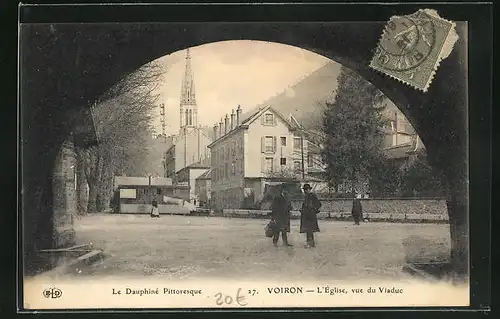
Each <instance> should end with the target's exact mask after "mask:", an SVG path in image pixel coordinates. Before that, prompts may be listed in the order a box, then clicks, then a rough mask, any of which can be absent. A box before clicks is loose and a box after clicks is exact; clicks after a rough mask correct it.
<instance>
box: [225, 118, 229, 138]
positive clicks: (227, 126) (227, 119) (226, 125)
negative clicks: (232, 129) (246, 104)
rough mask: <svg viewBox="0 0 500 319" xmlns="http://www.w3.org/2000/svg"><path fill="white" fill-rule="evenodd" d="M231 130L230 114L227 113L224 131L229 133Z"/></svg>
mask: <svg viewBox="0 0 500 319" xmlns="http://www.w3.org/2000/svg"><path fill="white" fill-rule="evenodd" d="M228 130H229V116H228V115H227V114H226V117H225V118H224V133H226V134H227V132H228Z"/></svg>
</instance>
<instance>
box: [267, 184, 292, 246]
mask: <svg viewBox="0 0 500 319" xmlns="http://www.w3.org/2000/svg"><path fill="white" fill-rule="evenodd" d="M284 191H285V186H284V185H281V188H280V194H279V195H278V196H276V197H274V199H273V202H272V204H271V212H272V219H273V220H274V222H275V225H276V228H275V233H274V236H273V244H274V245H275V246H276V245H278V240H279V235H280V233H281V239H282V240H283V244H284V245H285V246H292V245H291V244H289V243H288V237H287V233H289V232H290V212H291V210H292V203H291V202H290V200H289V199H288V197H287V196H286V195H285V192H284Z"/></svg>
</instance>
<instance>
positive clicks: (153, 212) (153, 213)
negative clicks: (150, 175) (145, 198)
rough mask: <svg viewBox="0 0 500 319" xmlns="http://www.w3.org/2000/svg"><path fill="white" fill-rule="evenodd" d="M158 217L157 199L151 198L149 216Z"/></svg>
mask: <svg viewBox="0 0 500 319" xmlns="http://www.w3.org/2000/svg"><path fill="white" fill-rule="evenodd" d="M155 217H156V218H160V210H159V209H158V201H156V198H153V201H152V202H151V218H155Z"/></svg>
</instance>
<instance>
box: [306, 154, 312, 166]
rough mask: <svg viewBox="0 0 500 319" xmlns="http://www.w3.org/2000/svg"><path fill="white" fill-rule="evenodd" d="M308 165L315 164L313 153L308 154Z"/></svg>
mask: <svg viewBox="0 0 500 319" xmlns="http://www.w3.org/2000/svg"><path fill="white" fill-rule="evenodd" d="M307 166H308V167H313V166H314V156H313V155H312V154H307Z"/></svg>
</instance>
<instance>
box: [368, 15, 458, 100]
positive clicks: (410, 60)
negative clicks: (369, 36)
mask: <svg viewBox="0 0 500 319" xmlns="http://www.w3.org/2000/svg"><path fill="white" fill-rule="evenodd" d="M457 39H458V35H457V34H456V31H455V23H454V22H451V21H448V20H445V19H443V18H441V17H439V15H438V14H437V12H436V11H434V10H429V9H424V10H419V11H417V12H415V13H414V14H411V15H406V16H394V17H392V18H391V19H390V20H389V22H388V23H387V26H386V28H385V29H384V32H383V34H382V37H381V39H380V41H379V44H378V46H377V48H376V50H375V55H374V57H373V59H372V61H371V63H370V67H371V68H373V69H375V70H377V71H380V72H382V73H384V74H386V75H388V76H390V77H392V78H395V79H397V80H399V81H401V82H403V83H406V84H408V85H410V86H412V87H414V88H416V89H419V90H422V91H424V92H426V91H427V89H428V87H429V85H430V84H431V82H432V79H433V77H434V74H435V72H436V70H437V68H438V66H439V63H440V62H441V61H442V60H443V59H444V58H446V57H448V55H449V54H450V53H451V51H452V50H453V46H454V44H455V42H456V41H457Z"/></svg>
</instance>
